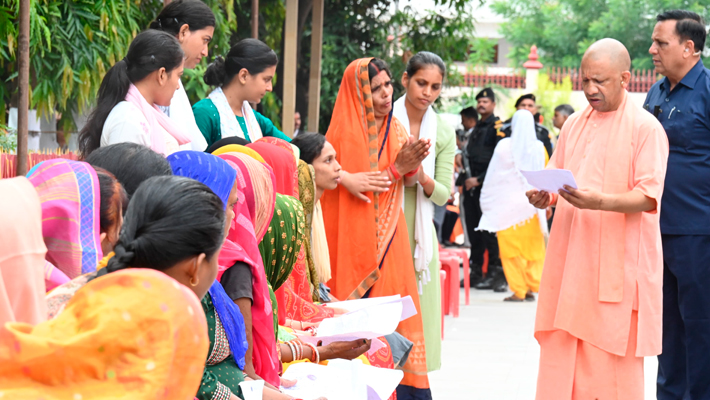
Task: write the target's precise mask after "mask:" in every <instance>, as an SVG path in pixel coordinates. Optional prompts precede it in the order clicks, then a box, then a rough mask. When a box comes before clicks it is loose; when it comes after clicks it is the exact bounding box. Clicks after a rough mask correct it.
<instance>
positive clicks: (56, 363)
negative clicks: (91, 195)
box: [0, 269, 209, 400]
mask: <svg viewBox="0 0 710 400" xmlns="http://www.w3.org/2000/svg"><path fill="white" fill-rule="evenodd" d="M208 349H209V338H208V336H207V321H206V320H205V314H204V313H203V312H202V307H201V305H200V301H199V300H198V299H197V297H196V296H195V294H194V293H193V292H192V291H190V290H189V289H187V288H186V287H184V286H182V285H180V284H179V283H178V282H177V281H175V280H174V279H172V278H170V277H168V276H167V275H165V274H163V273H162V272H158V271H154V270H148V269H127V270H122V271H118V272H114V273H111V274H108V275H106V276H103V277H100V278H98V279H95V280H93V281H91V282H89V283H88V284H87V285H86V286H85V287H84V288H83V289H82V290H79V291H78V292H77V293H76V295H74V297H73V298H72V299H71V300H70V301H69V303H68V304H67V307H66V309H65V310H64V312H62V313H61V314H59V316H57V318H55V319H52V320H49V321H46V322H42V323H40V324H38V325H34V326H33V325H30V324H24V323H11V324H7V325H5V326H4V327H0V387H2V389H3V393H4V395H5V397H6V398H9V399H29V398H40V397H43V398H47V399H78V398H81V399H83V400H98V399H105V398H106V396H107V394H110V396H111V397H112V398H121V399H136V400H157V399H161V400H168V399H169V400H192V399H193V398H194V396H195V393H196V392H197V389H198V388H199V386H200V381H201V378H202V370H203V369H204V367H205V360H206V359H207V351H208Z"/></svg>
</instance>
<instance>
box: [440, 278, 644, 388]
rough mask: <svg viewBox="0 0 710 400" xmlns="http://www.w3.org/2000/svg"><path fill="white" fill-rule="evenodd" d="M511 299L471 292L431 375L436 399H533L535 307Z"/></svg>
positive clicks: (450, 323)
mask: <svg viewBox="0 0 710 400" xmlns="http://www.w3.org/2000/svg"><path fill="white" fill-rule="evenodd" d="M508 295H509V294H501V293H493V292H492V291H490V290H487V291H478V290H471V305H469V306H465V305H463V304H464V296H463V289H461V308H460V316H459V318H453V317H451V316H447V317H446V321H445V328H444V332H445V337H444V342H443V361H442V364H443V365H442V369H441V370H440V371H436V372H432V373H431V374H429V379H430V382H431V388H432V394H433V397H434V400H454V399H476V400H533V399H534V398H535V386H536V380H537V369H538V357H539V355H540V347H539V346H538V344H537V341H536V340H535V338H534V337H533V328H534V323H535V307H536V303H504V302H503V301H502V299H503V298H504V297H506V296H508ZM657 368H658V367H657V363H656V359H655V357H653V358H647V359H646V399H647V400H651V399H654V398H655V393H656V392H655V376H656V371H657Z"/></svg>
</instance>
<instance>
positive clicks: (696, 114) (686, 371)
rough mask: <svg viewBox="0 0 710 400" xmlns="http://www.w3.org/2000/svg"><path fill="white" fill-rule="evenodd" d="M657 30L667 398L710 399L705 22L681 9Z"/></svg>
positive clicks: (650, 106) (663, 393) (709, 127)
mask: <svg viewBox="0 0 710 400" xmlns="http://www.w3.org/2000/svg"><path fill="white" fill-rule="evenodd" d="M656 20H657V21H658V22H657V24H656V26H655V28H654V30H653V36H652V38H653V44H652V45H651V48H650V49H649V53H651V55H652V56H653V63H654V65H655V67H656V72H658V73H660V74H662V75H664V76H665V78H663V79H661V80H660V81H659V82H657V83H656V84H655V85H653V87H652V88H651V90H650V91H649V93H648V95H647V96H646V101H645V102H644V108H646V109H647V110H648V111H649V112H651V113H653V114H654V115H655V116H656V117H657V118H658V120H659V121H660V122H661V124H662V125H663V127H664V128H665V130H666V134H667V135H668V141H669V144H670V155H669V158H668V172H667V174H666V183H665V190H664V191H663V198H662V201H661V233H662V242H663V261H664V277H663V353H662V354H661V355H660V356H658V362H659V368H658V381H657V383H658V390H657V396H658V399H660V400H665V399H673V400H679V399H710V287H709V284H710V71H708V69H707V68H705V66H704V65H703V62H702V61H701V60H700V55H701V53H702V51H703V47H704V46H705V37H706V35H707V34H706V32H705V24H704V22H703V20H702V19H701V18H700V16H698V15H697V14H695V13H693V12H689V11H683V10H674V11H668V12H664V13H662V14H660V15H658V16H657V18H656Z"/></svg>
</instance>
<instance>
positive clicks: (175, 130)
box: [126, 83, 190, 155]
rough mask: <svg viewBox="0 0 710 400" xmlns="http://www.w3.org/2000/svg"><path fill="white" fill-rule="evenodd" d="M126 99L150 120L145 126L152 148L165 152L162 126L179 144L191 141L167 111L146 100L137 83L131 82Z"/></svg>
mask: <svg viewBox="0 0 710 400" xmlns="http://www.w3.org/2000/svg"><path fill="white" fill-rule="evenodd" d="M126 101H127V102H129V103H131V104H133V105H134V106H136V107H137V108H138V109H139V110H140V111H141V113H142V114H143V116H145V119H146V120H148V125H149V126H147V127H146V126H144V127H143V129H144V130H145V132H146V133H147V134H148V135H150V143H151V146H150V148H151V149H153V150H154V151H155V152H157V153H160V154H163V155H167V154H165V138H164V137H163V133H162V130H161V129H160V127H162V128H163V129H165V130H166V131H168V133H169V134H170V136H172V137H174V138H175V140H177V142H178V143H179V144H181V145H182V144H186V143H190V137H189V136H188V134H187V133H186V132H185V131H184V130H183V129H182V128H181V127H179V126H177V125H176V124H175V123H174V122H173V121H172V120H171V119H170V117H168V116H167V115H165V113H163V112H162V111H160V109H159V108H158V106H156V105H155V104H153V105H151V104H148V102H147V101H146V100H145V97H143V95H142V94H141V92H140V91H138V88H137V87H136V85H134V84H132V83H131V86H130V87H129V88H128V93H127V94H126Z"/></svg>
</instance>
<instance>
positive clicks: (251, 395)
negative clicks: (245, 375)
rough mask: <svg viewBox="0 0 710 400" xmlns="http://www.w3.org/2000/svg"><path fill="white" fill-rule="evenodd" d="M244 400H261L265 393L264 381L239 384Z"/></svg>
mask: <svg viewBox="0 0 710 400" xmlns="http://www.w3.org/2000/svg"><path fill="white" fill-rule="evenodd" d="M239 387H240V388H241V389H242V397H244V400H261V398H262V395H263V393H264V381H262V380H257V381H243V382H239Z"/></svg>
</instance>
